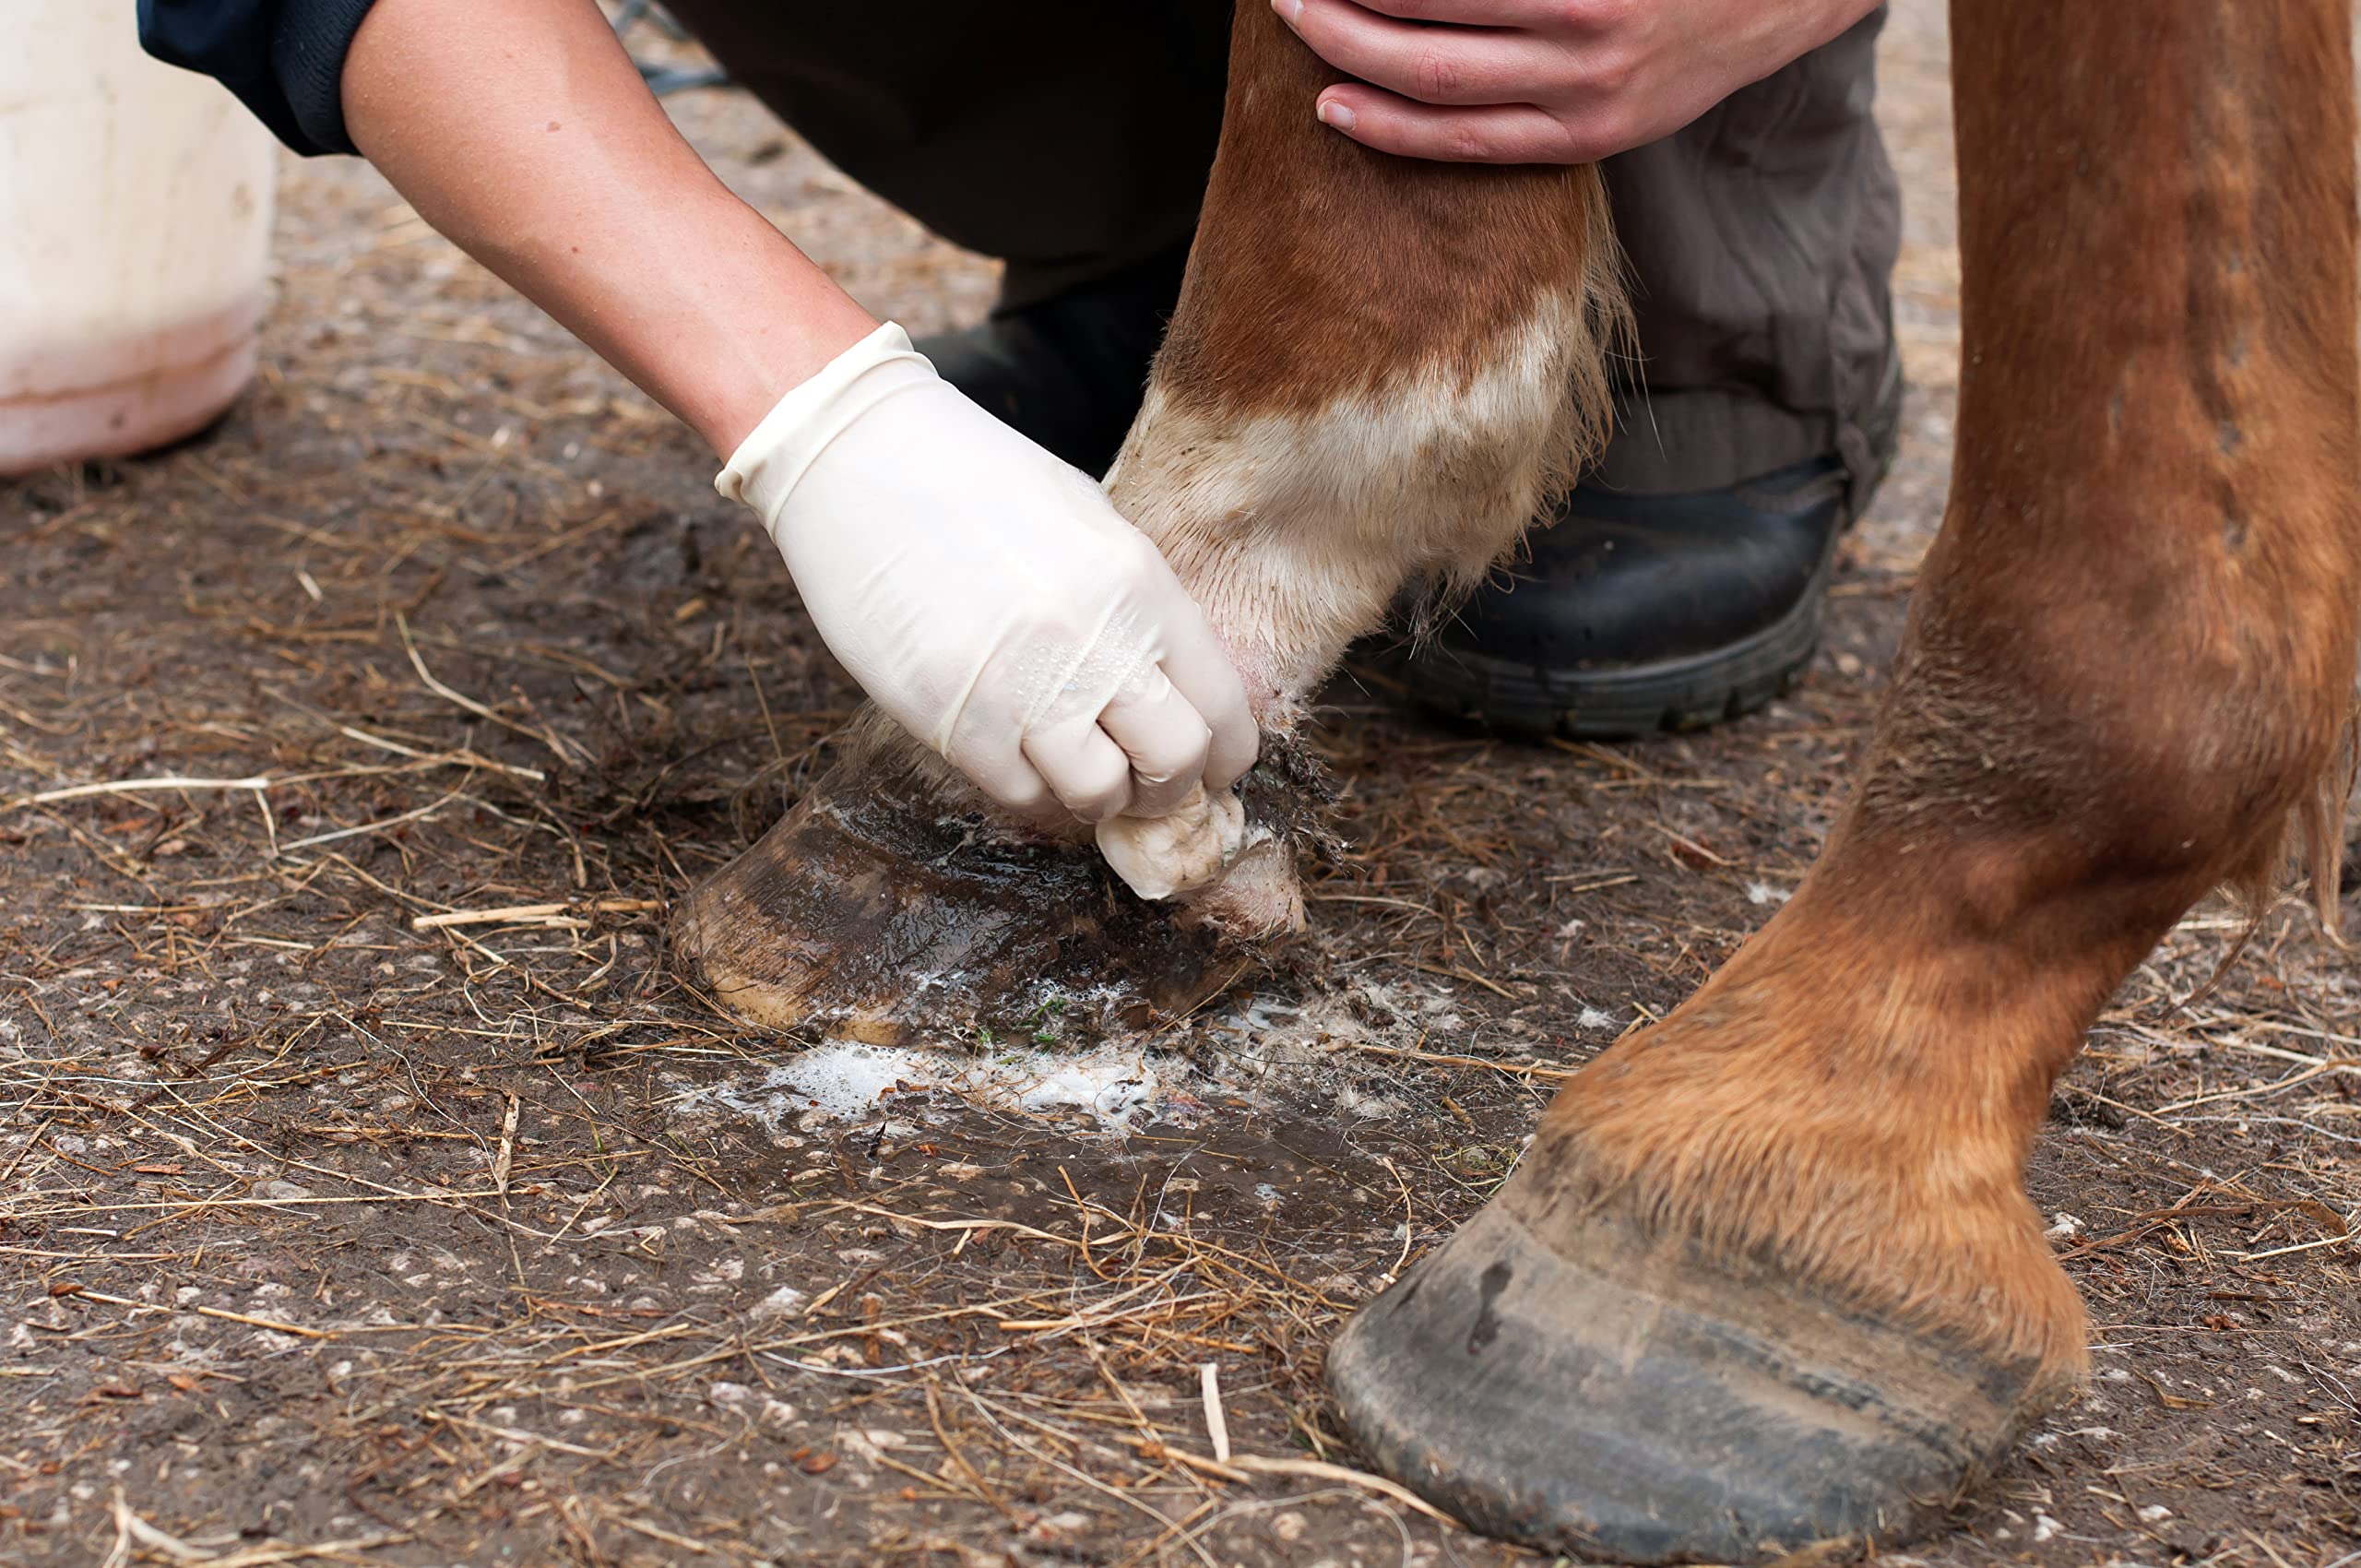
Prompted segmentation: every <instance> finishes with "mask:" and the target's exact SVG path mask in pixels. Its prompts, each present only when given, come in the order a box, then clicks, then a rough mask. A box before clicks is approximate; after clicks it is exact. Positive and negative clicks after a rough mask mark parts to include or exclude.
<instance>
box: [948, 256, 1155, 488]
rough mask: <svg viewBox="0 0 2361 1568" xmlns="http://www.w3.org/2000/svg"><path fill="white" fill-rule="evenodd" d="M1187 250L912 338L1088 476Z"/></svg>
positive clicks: (1096, 466)
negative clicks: (971, 323)
mask: <svg viewBox="0 0 2361 1568" xmlns="http://www.w3.org/2000/svg"><path fill="white" fill-rule="evenodd" d="M1188 261H1189V247H1188V246H1187V245H1185V244H1184V245H1175V246H1173V247H1172V248H1171V249H1169V250H1166V251H1162V252H1159V253H1158V254H1157V255H1154V256H1151V257H1149V258H1148V259H1147V260H1145V261H1144V262H1141V263H1139V264H1138V265H1136V266H1134V267H1127V268H1125V269H1124V270H1123V271H1121V272H1118V273H1116V274H1114V275H1113V276H1112V277H1109V278H1104V279H1099V280H1097V282H1093V283H1086V284H1084V285H1082V286H1080V287H1079V288H1074V289H1069V290H1067V291H1065V292H1063V293H1062V294H1058V295H1055V296H1053V297H1051V298H1050V299H1047V300H1043V301H1040V302H1038V303H1034V304H1028V305H1018V306H1014V307H1006V308H1003V309H1000V310H996V311H994V312H993V313H992V314H991V317H990V318H989V319H987V320H986V321H984V322H983V323H981V324H980V325H979V326H975V327H967V328H965V329H964V330H961V331H957V332H944V333H940V334H937V335H936V336H934V337H931V338H922V339H919V342H918V345H917V347H918V350H919V352H920V353H922V354H924V355H925V356H926V357H927V358H928V359H930V360H931V361H933V362H934V368H935V369H936V370H937V371H938V372H940V373H941V374H942V375H943V379H944V380H945V381H948V382H950V383H951V385H953V386H956V387H957V388H959V390H960V391H962V392H965V393H966V394H967V396H968V397H970V398H974V399H975V400H976V401H977V402H978V403H979V404H981V405H982V406H983V407H984V409H985V410H986V411H988V412H990V413H991V414H994V415H996V416H998V417H999V418H1000V419H1001V421H1002V422H1004V423H1006V424H1009V425H1011V426H1014V428H1015V429H1016V430H1018V431H1019V432H1021V433H1022V434H1025V435H1026V436H1028V437H1029V438H1031V439H1032V440H1034V441H1037V442H1038V443H1039V444H1040V445H1043V446H1046V447H1048V448H1049V449H1050V451H1051V452H1054V453H1055V454H1057V455H1058V456H1059V457H1062V458H1064V459H1065V460H1066V461H1067V462H1069V463H1072V464H1073V465H1074V467H1075V468H1078V469H1082V470H1083V471H1084V472H1085V473H1087V474H1089V475H1091V476H1092V477H1093V478H1096V477H1097V476H1098V475H1100V474H1103V473H1105V472H1106V471H1107V469H1108V467H1109V465H1110V464H1112V463H1113V462H1114V460H1115V452H1116V449H1117V448H1119V447H1120V446H1121V445H1122V444H1123V434H1124V433H1125V432H1126V431H1128V430H1130V429H1131V428H1132V417H1133V415H1134V414H1136V413H1138V412H1139V408H1140V399H1141V398H1142V397H1144V396H1145V394H1146V391H1147V370H1148V364H1149V362H1150V361H1152V360H1154V359H1155V358H1156V349H1157V344H1158V343H1159V342H1161V341H1162V340H1163V339H1164V324H1165V322H1166V321H1167V320H1169V318H1170V317H1171V315H1172V306H1173V303H1174V302H1175V301H1176V300H1178V299H1179V298H1180V297H1181V272H1182V270H1183V269H1184V268H1185V267H1187V265H1188Z"/></svg>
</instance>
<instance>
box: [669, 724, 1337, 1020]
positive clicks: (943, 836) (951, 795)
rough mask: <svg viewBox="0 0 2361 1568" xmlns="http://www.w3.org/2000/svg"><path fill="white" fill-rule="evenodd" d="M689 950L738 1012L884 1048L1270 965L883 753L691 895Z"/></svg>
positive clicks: (1122, 1006)
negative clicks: (894, 762) (996, 818)
mask: <svg viewBox="0 0 2361 1568" xmlns="http://www.w3.org/2000/svg"><path fill="white" fill-rule="evenodd" d="M1287 872H1288V884H1289V885H1290V886H1292V865H1291V863H1290V865H1289V866H1288V868H1287ZM672 946H673V952H674V954H675V955H676V956H677V957H678V958H679V959H680V961H681V964H682V968H683V969H684V970H685V971H686V974H687V976H688V978H689V979H690V980H691V982H692V983H693V984H694V985H697V986H698V987H699V988H700V989H702V990H703V991H704V992H706V995H707V996H708V997H709V998H710V999H711V1000H712V1001H713V1002H714V1003H716V1004H718V1005H719V1006H720V1007H722V1008H723V1009H725V1010H727V1011H729V1012H730V1013H733V1014H736V1015H737V1016H740V1017H742V1018H744V1019H747V1020H748V1021H750V1022H753V1023H755V1024H759V1025H764V1026H766V1027H769V1028H778V1029H789V1028H813V1029H825V1030H827V1031H829V1032H831V1033H834V1034H836V1035H839V1036H845V1037H849V1038H852V1039H864V1040H869V1041H872V1042H873V1043H878V1044H891V1043H898V1042H901V1041H904V1040H909V1041H913V1042H919V1041H925V1042H932V1043H954V1042H957V1041H967V1042H970V1043H991V1042H993V1041H1004V1040H1008V1039H1017V1040H1023V1039H1031V1038H1035V1037H1042V1038H1055V1039H1077V1038H1086V1037H1088V1036H1090V1035H1094V1034H1105V1033H1109V1032H1112V1031H1114V1030H1117V1029H1136V1028H1144V1027H1149V1026H1152V1025H1154V1024H1155V1023H1157V1021H1158V1020H1160V1019H1165V1018H1170V1017H1174V1016H1181V1015H1183V1014H1186V1013H1187V1012H1189V1011H1190V1010H1191V1009H1192V1008H1194V1007H1196V1006H1198V1005H1199V1004H1202V1003H1204V1001H1206V1000H1207V999H1208V998H1210V997H1212V996H1214V995H1216V994H1218V993H1219V992H1221V991H1223V990H1224V989H1226V988H1227V987H1228V985H1230V984H1231V983H1233V982H1234V981H1237V980H1240V979H1243V978H1246V977H1248V976H1250V975H1252V973H1254V972H1256V970H1257V969H1258V968H1260V967H1261V965H1260V961H1259V959H1258V958H1257V957H1256V956H1255V954H1254V951H1253V950H1252V948H1251V947H1245V946H1241V945H1240V944H1235V943H1233V942H1229V941H1227V940H1225V938H1224V934H1223V932H1222V930H1221V929H1220V928H1218V927H1217V926H1216V923H1215V922H1213V921H1207V920H1204V919H1201V918H1196V917H1193V916H1192V915H1190V914H1189V913H1188V912H1187V911H1185V910H1179V909H1175V908H1173V907H1171V906H1166V905H1156V904H1149V903H1145V902H1143V901H1142V900H1141V899H1139V898H1138V897H1134V896H1133V894H1132V893H1130V892H1129V891H1128V890H1127V889H1125V888H1123V887H1122V886H1121V885H1119V884H1118V883H1117V882H1116V880H1115V879H1114V878H1113V877H1112V876H1111V875H1109V873H1108V871H1107V868H1106V865H1105V863H1104V862H1103V861H1101V860H1100V858H1099V857H1098V855H1097V852H1096V851H1095V850H1093V849H1091V848H1090V847H1089V846H1088V845H1087V844H1086V843H1071V842H1062V841H1060V840H1057V839H1055V838H1052V837H1043V836H1040V835H1038V834H1030V833H1026V832H1025V831H1023V830H1021V829H1014V828H1010V827H1008V826H1003V825H1001V824H998V823H995V822H994V821H993V820H992V819H991V818H990V817H989V816H987V815H985V814H983V813H981V812H980V811H978V810H975V809H973V807H972V806H971V805H970V804H969V803H968V802H967V800H966V798H965V797H964V796H963V795H962V794H960V793H959V792H957V791H956V790H953V789H951V788H948V787H946V785H945V784H944V783H943V780H941V779H940V778H935V777H931V776H930V775H929V774H928V773H927V772H926V771H925V770H923V769H922V768H917V767H912V766H894V765H891V764H890V763H888V764H881V763H880V761H879V760H878V759H877V758H876V757H875V756H874V755H873V754H872V752H871V751H869V750H863V751H860V752H856V754H853V755H852V756H849V757H848V758H847V760H846V761H844V762H842V763H839V764H838V765H837V766H835V767H834V768H832V769H830V770H829V772H828V773H827V774H826V775H825V777H823V778H821V779H820V780H819V782H818V783H817V784H815V785H814V786H813V789H812V790H811V792H810V794H808V795H807V796H806V797H805V798H804V799H803V800H802V801H801V802H800V803H798V804H797V805H796V807H795V808H794V809H793V810H792V811H790V812H789V814H787V815H786V816H785V817H783V818H781V819H780V821H779V822H778V823H777V825H776V826H773V827H772V828H771V830H770V831H769V832H767V833H765V835H764V836H763V837H762V838H761V839H760V840H759V841H758V842H757V843H756V844H755V845H754V846H753V848H752V849H748V850H747V851H746V852H745V853H744V854H742V855H741V856H739V857H738V859H737V860H735V861H731V862H730V864H729V865H727V866H725V867H723V868H722V870H721V871H720V872H718V873H716V874H715V875H714V876H713V877H712V878H711V879H709V880H708V881H706V883H705V884H704V885H701V886H700V887H698V888H697V889H696V890H695V891H694V892H693V893H691V894H690V895H689V897H687V899H685V900H684V901H683V903H682V907H681V909H680V910H679V911H678V913H677V915H676V917H675V919H674V921H673V927H672Z"/></svg>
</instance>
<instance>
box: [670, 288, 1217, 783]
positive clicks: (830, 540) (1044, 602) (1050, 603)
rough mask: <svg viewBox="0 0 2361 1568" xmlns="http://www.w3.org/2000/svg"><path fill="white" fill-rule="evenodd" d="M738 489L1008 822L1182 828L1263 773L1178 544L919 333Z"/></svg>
mask: <svg viewBox="0 0 2361 1568" xmlns="http://www.w3.org/2000/svg"><path fill="white" fill-rule="evenodd" d="M715 486H716V488H717V489H718V490H719V491H720V492H721V493H723V494H724V495H728V496H730V497H732V498H734V499H739V500H743V501H745V502H746V503H748V504H749V505H752V506H753V508H754V509H755V510H756V511H757V512H759V513H760V514H761V515H762V517H763V521H764V524H765V526H766V527H767V528H768V529H770V533H771V538H772V539H773V540H775V541H777V545H778V547H779V552H780V553H781V554H782V555H784V556H785V557H786V558H787V565H788V570H789V572H790V573H791V574H793V576H794V577H795V584H796V587H797V588H798V589H799V590H801V593H802V596H803V602H804V606H805V608H806V609H808V610H809V611H810V612H811V614H812V620H813V624H814V625H815V626H817V627H818V629H819V633H820V636H821V638H822V640H823V641H825V643H826V644H827V645H828V647H829V649H830V651H832V652H834V653H835V654H836V658H837V659H840V660H841V661H842V662H843V664H844V666H845V668H846V669H847V670H848V671H851V673H852V676H853V679H854V680H856V681H858V682H860V685H861V689H862V690H864V691H866V692H867V693H868V694H869V695H870V696H871V698H872V700H874V701H875V702H876V704H877V705H878V707H882V708H884V710H885V711H886V713H888V714H890V715H891V716H892V717H893V718H894V719H896V720H897V721H898V722H899V723H900V724H901V725H902V726H903V727H904V728H905V729H907V730H908V731H910V732H911V733H912V734H913V735H916V736H917V737H918V738H919V740H921V741H923V742H926V744H928V745H929V746H931V747H932V748H933V749H934V750H935V751H937V752H939V753H941V754H943V756H944V757H946V758H948V759H949V760H950V762H951V764H952V766H955V767H956V768H958V769H959V771H960V772H961V773H963V774H965V775H967V778H969V779H971V780H972V781H974V783H975V784H976V785H977V787H978V788H979V789H981V790H983V791H984V793H985V794H987V795H989V796H991V798H992V800H994V801H995V802H999V803H1000V804H1001V805H1002V806H1003V807H1006V808H1008V809H1009V810H1012V811H1014V812H1017V813H1020V814H1026V815H1036V816H1047V815H1052V814H1059V812H1060V808H1061V807H1062V809H1063V813H1064V814H1071V815H1072V816H1074V817H1075V818H1078V819H1079V820H1081V821H1083V822H1087V823H1097V822H1102V821H1105V820H1107V819H1109V818H1111V817H1114V816H1117V815H1126V814H1127V815H1132V816H1139V817H1155V816H1160V815H1162V814H1166V813H1169V812H1170V811H1172V810H1174V809H1175V808H1176V807H1178V806H1179V805H1181V802H1184V801H1185V800H1187V799H1188V798H1189V796H1190V794H1191V792H1192V790H1196V789H1198V788H1200V787H1201V786H1202V787H1203V788H1204V790H1210V791H1216V792H1218V791H1223V790H1228V787H1229V785H1230V784H1231V782H1232V781H1234V780H1235V779H1236V778H1238V777H1239V776H1240V774H1242V773H1244V772H1245V771H1246V769H1247V767H1248V766H1251V765H1252V762H1253V760H1254V753H1255V749H1256V746H1257V744H1258V739H1259V738H1258V735H1257V732H1256V730H1255V726H1254V720H1253V719H1252V716H1251V715H1250V714H1249V713H1248V711H1247V707H1246V692H1245V687H1244V686H1243V685H1242V684H1241V683H1240V680H1239V678H1238V672H1237V671H1235V670H1234V669H1233V668H1231V665H1230V662H1229V659H1228V655H1227V654H1226V653H1225V652H1224V651H1223V650H1222V647H1221V644H1220V642H1219V640H1218V639H1217V638H1216V636H1214V632H1213V628H1212V626H1211V625H1210V624H1208V623H1207V622H1206V620H1205V616H1204V612H1203V611H1202V610H1200V609H1199V608H1198V607H1197V604H1196V601H1195V600H1192V599H1191V598H1190V597H1189V595H1188V593H1187V591H1186V590H1184V589H1183V588H1181V583H1180V580H1179V579H1178V578H1177V577H1175V576H1173V575H1172V570H1171V568H1170V567H1169V566H1168V565H1166V564H1165V562H1164V558H1163V557H1162V556H1161V555H1159V554H1158V553H1157V550H1156V547H1155V546H1154V545H1153V544H1151V543H1149V542H1148V540H1147V538H1146V536H1145V535H1144V534H1142V533H1140V532H1139V530H1137V529H1134V528H1133V527H1132V526H1131V525H1130V524H1129V523H1127V522H1125V521H1124V520H1123V519H1122V517H1121V516H1119V515H1118V514H1117V513H1116V511H1115V509H1114V508H1113V507H1112V506H1110V505H1108V503H1107V498H1106V496H1105V495H1104V494H1103V493H1101V492H1100V490H1099V488H1098V486H1097V484H1095V483H1093V482H1092V481H1091V480H1090V479H1089V478H1088V477H1087V476H1086V475H1084V474H1083V473H1081V472H1080V471H1079V470H1077V469H1072V468H1069V467H1067V466H1066V465H1065V464H1063V463H1062V462H1060V461H1058V460H1057V459H1056V458H1055V457H1050V454H1048V453H1047V452H1045V451H1043V450H1042V449H1041V448H1040V447H1038V446H1037V445H1034V444H1033V443H1032V442H1030V441H1027V440H1026V439H1025V438H1024V437H1023V436H1021V435H1019V434H1016V433H1015V432H1014V431H1013V430H1011V429H1009V428H1008V427H1007V426H1006V425H1003V424H1002V423H1001V422H999V421H997V420H995V419H993V418H992V417H991V415H990V414H987V413H985V412H984V411H983V410H981V409H979V408H978V407H977V406H976V405H975V404H974V403H972V402H969V401H968V400H967V398H965V397H964V396H962V395H961V394H960V393H959V392H958V390H957V389H956V388H955V387H953V386H951V385H950V384H949V383H948V382H946V381H944V380H943V379H942V377H940V376H938V375H937V374H935V373H934V367H933V366H931V364H929V363H928V362H926V360H925V358H924V357H923V356H921V355H919V354H918V353H916V352H915V351H913V350H911V348H910V340H909V339H908V336H907V335H906V334H904V332H903V331H902V329H901V328H900V327H896V326H894V325H893V324H891V323H890V322H889V323H888V324H886V325H885V326H884V327H879V328H878V329H877V330H876V331H875V332H872V334H870V335H869V336H868V337H867V338H864V339H861V340H860V342H859V343H857V344H855V345H854V346H853V347H852V348H850V349H848V350H846V351H845V352H844V353H843V354H841V355H839V356H838V357H837V358H836V360H835V361H834V362H831V363H830V364H829V365H828V366H827V368H826V369H825V370H823V371H822V372H821V373H820V374H817V375H815V376H813V378H812V379H811V380H809V381H807V382H805V383H804V384H803V385H802V386H798V387H796V388H795V389H794V390H793V391H791V392H789V394H788V395H787V397H786V398H783V399H782V400H781V401H780V402H779V404H778V406H777V408H776V409H774V410H772V411H771V413H770V415H769V416H768V417H767V418H765V420H764V421H763V422H761V424H759V425H758V426H756V427H755V429H754V432H753V434H751V435H749V436H747V437H746V439H745V441H744V442H743V443H742V445H740V446H739V448H738V450H737V452H736V453H735V454H734V455H733V456H732V457H730V462H729V465H728V466H727V467H726V468H724V469H722V471H721V475H720V477H719V478H718V480H716V481H715Z"/></svg>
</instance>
